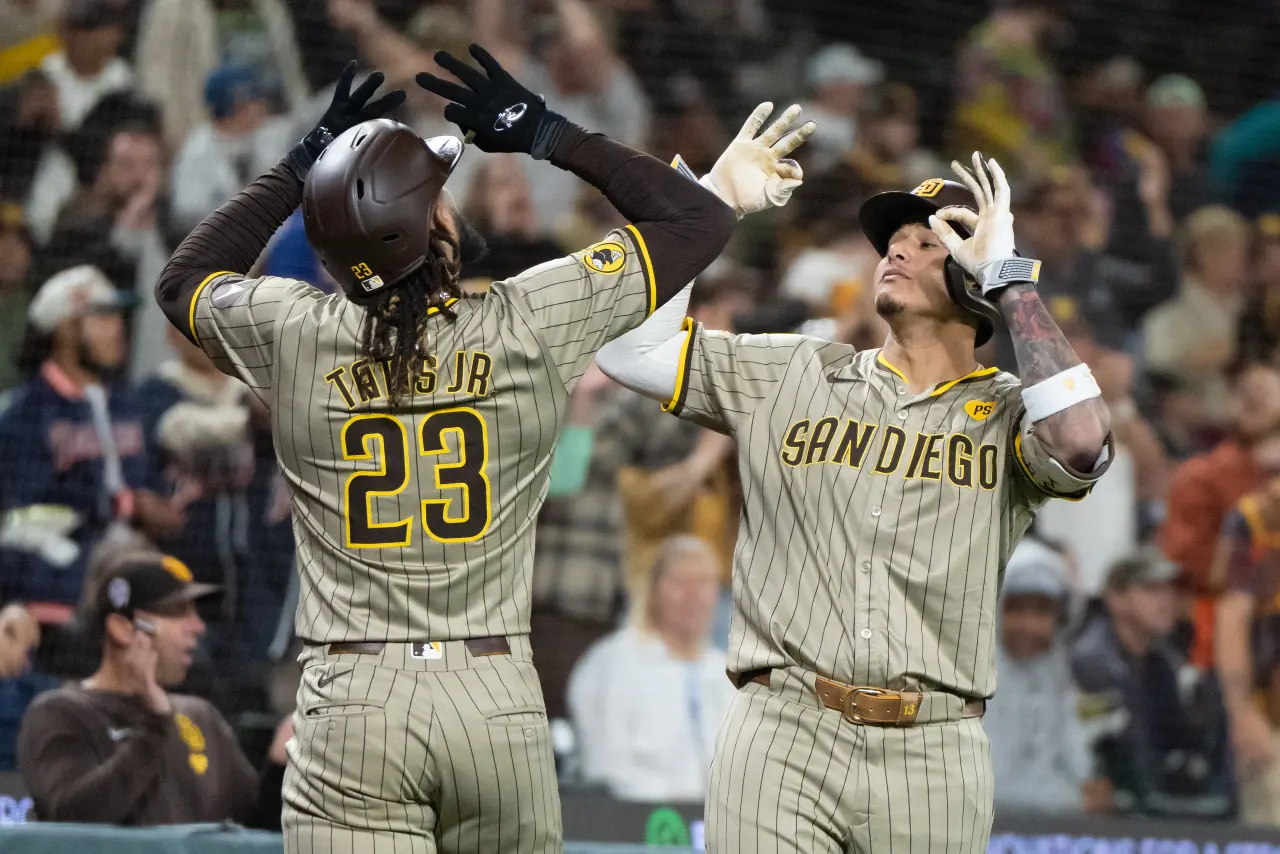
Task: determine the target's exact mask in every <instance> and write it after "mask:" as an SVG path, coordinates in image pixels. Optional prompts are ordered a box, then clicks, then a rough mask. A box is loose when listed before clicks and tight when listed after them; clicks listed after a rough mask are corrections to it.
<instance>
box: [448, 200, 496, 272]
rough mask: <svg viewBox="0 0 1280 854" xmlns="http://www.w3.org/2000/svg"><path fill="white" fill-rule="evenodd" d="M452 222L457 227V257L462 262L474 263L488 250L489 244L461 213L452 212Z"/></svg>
mask: <svg viewBox="0 0 1280 854" xmlns="http://www.w3.org/2000/svg"><path fill="white" fill-rule="evenodd" d="M453 222H454V226H455V228H457V229H458V258H459V260H461V261H462V263H463V264H474V263H475V262H477V261H479V260H480V259H481V258H483V257H484V256H485V255H486V254H487V253H488V252H489V244H488V242H487V241H486V240H485V239H484V235H483V234H481V233H480V232H479V231H478V230H477V229H476V227H475V226H474V225H472V224H471V221H470V220H469V219H467V218H466V217H465V216H463V215H462V214H460V213H454V215H453Z"/></svg>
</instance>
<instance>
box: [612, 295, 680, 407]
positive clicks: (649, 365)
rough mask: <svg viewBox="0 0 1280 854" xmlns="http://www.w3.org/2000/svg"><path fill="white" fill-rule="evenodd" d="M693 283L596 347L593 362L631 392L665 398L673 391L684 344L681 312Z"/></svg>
mask: <svg viewBox="0 0 1280 854" xmlns="http://www.w3.org/2000/svg"><path fill="white" fill-rule="evenodd" d="M692 290H693V284H692V283H690V284H688V285H685V286H684V289H683V290H681V291H680V293H678V294H676V295H675V296H674V297H672V298H671V300H670V301H668V302H667V303H665V304H663V305H661V306H659V307H658V309H657V310H656V311H654V313H653V314H651V315H649V317H648V318H647V319H646V320H645V321H644V323H641V324H640V325H639V326H637V327H636V328H635V329H632V330H631V331H630V332H627V333H626V334H624V335H620V336H618V337H617V338H615V339H613V340H612V341H610V342H609V343H608V344H605V345H604V346H603V347H601V348H600V351H599V352H598V353H596V364H598V365H599V366H600V370H602V371H604V373H605V375H606V376H608V377H609V378H610V379H612V380H613V381H614V382H617V383H619V384H621V385H624V386H626V387H627V388H629V389H631V390H632V391H634V392H638V393H640V394H643V395H644V396H645V397H651V398H653V399H654V400H660V401H668V400H670V399H671V398H672V397H673V396H674V395H675V393H676V375H677V373H678V372H679V369H680V349H681V347H682V346H683V345H684V333H682V332H681V331H680V330H681V327H682V326H683V324H684V319H685V314H686V313H687V311H688V309H689V294H690V292H691V291H692Z"/></svg>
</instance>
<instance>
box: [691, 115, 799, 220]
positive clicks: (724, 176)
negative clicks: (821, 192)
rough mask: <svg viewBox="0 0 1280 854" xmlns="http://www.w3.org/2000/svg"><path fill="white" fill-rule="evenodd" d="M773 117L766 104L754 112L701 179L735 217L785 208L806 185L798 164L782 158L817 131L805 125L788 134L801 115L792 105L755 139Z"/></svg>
mask: <svg viewBox="0 0 1280 854" xmlns="http://www.w3.org/2000/svg"><path fill="white" fill-rule="evenodd" d="M772 112H773V104H772V103H770V102H768V101H766V102H764V103H763V104H760V105H759V106H758V107H756V108H755V110H754V111H753V112H752V113H751V115H750V116H749V117H748V118H747V121H746V122H745V123H744V124H743V125H742V129H741V130H740V131H738V135H737V137H735V138H734V140H733V142H731V143H729V147H728V148H726V149H725V150H724V153H723V154H721V155H720V158H719V159H718V160H716V163H715V166H713V167H711V173H710V174H709V175H707V176H706V177H704V178H703V179H702V183H703V184H704V185H706V186H707V188H708V189H710V190H711V191H712V192H714V193H715V194H716V195H717V196H719V197H720V199H721V200H722V201H723V202H725V204H727V205H729V206H730V207H732V208H733V209H734V210H735V211H736V212H737V214H738V216H739V217H742V216H745V215H746V214H749V213H755V212H757V211H762V210H764V209H765V208H768V207H781V206H783V205H785V204H786V203H787V201H788V200H789V199H790V198H791V194H792V192H794V191H795V189H796V187H799V186H800V184H801V182H802V181H803V180H804V173H803V171H802V170H801V169H800V164H798V163H796V162H795V161H794V160H787V159H784V158H786V156H787V155H788V154H790V153H791V152H793V151H795V150H796V149H797V148H799V147H800V146H801V145H803V144H804V141H805V140H807V139H808V138H809V137H810V136H812V135H813V132H814V131H815V130H817V129H818V126H817V124H815V123H814V122H805V123H804V124H803V125H801V126H800V127H798V128H796V129H795V130H791V125H792V123H794V122H795V120H796V118H797V117H798V116H799V115H800V107H799V106H796V105H792V106H790V107H788V108H787V109H786V111H784V112H783V114H782V115H781V116H779V117H778V119H777V121H775V122H774V123H773V124H771V125H770V126H769V127H768V129H767V130H765V132H764V133H762V134H760V135H759V136H756V134H757V133H759V131H760V128H761V127H763V126H764V123H765V121H766V120H767V119H768V118H769V115H770V114H771V113H772Z"/></svg>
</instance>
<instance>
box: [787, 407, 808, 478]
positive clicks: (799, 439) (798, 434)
mask: <svg viewBox="0 0 1280 854" xmlns="http://www.w3.org/2000/svg"><path fill="white" fill-rule="evenodd" d="M808 432H809V419H808V418H806V419H804V420H803V421H797V422H796V423H795V424H792V425H791V429H790V430H788V431H787V438H786V439H785V440H783V442H782V447H783V448H784V449H785V450H783V451H782V454H781V457H782V462H783V463H784V464H785V465H788V466H791V467H792V468H794V467H795V466H798V465H800V460H802V459H803V458H804V437H805V434H806V433H808ZM791 451H795V455H794V456H792V454H791Z"/></svg>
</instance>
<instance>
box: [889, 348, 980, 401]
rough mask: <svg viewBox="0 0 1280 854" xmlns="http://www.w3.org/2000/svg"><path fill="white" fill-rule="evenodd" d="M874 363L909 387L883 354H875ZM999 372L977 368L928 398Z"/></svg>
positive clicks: (946, 384)
mask: <svg viewBox="0 0 1280 854" xmlns="http://www.w3.org/2000/svg"><path fill="white" fill-rule="evenodd" d="M876 361H877V362H879V363H880V364H881V365H883V366H884V367H886V368H888V369H889V370H890V371H892V372H893V374H894V376H896V377H897V378H898V379H900V380H902V381H903V382H904V383H906V384H907V385H908V386H910V385H911V381H910V380H909V379H907V375H906V374H904V373H903V372H902V371H900V370H898V369H897V368H895V367H894V366H893V365H891V364H889V360H888V359H886V358H885V357H884V354H883V353H877V354H876ZM999 370H1000V369H999V368H978V369H977V370H976V371H971V372H970V373H967V374H965V375H964V376H962V377H958V378H956V379H954V380H951V381H950V382H945V383H943V384H942V385H940V386H938V387H937V388H935V389H934V390H933V391H931V392H929V396H930V397H937V396H938V395H940V394H942V393H943V392H946V391H949V390H950V389H951V388H952V387H953V386H955V385H956V384H957V383H962V382H965V381H966V380H972V379H977V378H978V377H989V376H991V375H992V374H994V373H997V372H998V371H999Z"/></svg>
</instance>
